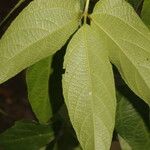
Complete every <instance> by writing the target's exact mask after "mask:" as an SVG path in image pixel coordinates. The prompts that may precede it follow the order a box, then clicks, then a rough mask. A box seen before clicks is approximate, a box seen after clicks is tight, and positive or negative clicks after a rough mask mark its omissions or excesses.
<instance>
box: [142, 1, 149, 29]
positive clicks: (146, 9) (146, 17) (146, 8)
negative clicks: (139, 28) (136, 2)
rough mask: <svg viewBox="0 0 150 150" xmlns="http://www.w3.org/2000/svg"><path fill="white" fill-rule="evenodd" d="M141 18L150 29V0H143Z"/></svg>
mask: <svg viewBox="0 0 150 150" xmlns="http://www.w3.org/2000/svg"><path fill="white" fill-rule="evenodd" d="M142 20H143V21H144V22H145V24H146V25H147V26H148V28H149V29H150V0H144V4H143V9H142Z"/></svg>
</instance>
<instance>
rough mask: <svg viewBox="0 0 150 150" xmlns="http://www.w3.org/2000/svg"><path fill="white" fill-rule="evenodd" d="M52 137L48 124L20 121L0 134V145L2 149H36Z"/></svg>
mask: <svg viewBox="0 0 150 150" xmlns="http://www.w3.org/2000/svg"><path fill="white" fill-rule="evenodd" d="M53 139H54V135H53V131H52V128H51V126H50V125H40V124H38V123H31V122H24V121H20V122H16V123H15V125H14V126H13V127H12V128H10V129H8V130H7V131H5V132H4V133H2V134H1V135H0V146H2V148H4V150H17V149H18V150H19V149H20V150H38V149H40V148H41V147H43V146H44V145H46V144H48V143H49V142H51V141H52V140H53Z"/></svg>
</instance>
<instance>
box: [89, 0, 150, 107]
mask: <svg viewBox="0 0 150 150" xmlns="http://www.w3.org/2000/svg"><path fill="white" fill-rule="evenodd" d="M91 18H92V22H91V24H92V26H93V27H95V28H98V29H99V34H100V35H101V37H102V38H101V40H102V41H103V44H104V46H105V47H106V50H109V56H110V60H111V62H112V63H113V64H115V66H116V67H117V68H118V70H119V72H120V74H121V76H122V78H123V79H124V80H125V82H126V83H127V84H128V86H129V87H130V88H131V89H132V90H133V91H134V92H135V93H136V94H137V95H138V96H139V97H141V98H142V99H143V100H145V102H147V103H148V104H150V75H149V74H150V32H149V29H148V28H147V27H146V26H145V25H144V24H143V22H142V21H141V19H140V18H139V17H138V15H137V14H136V13H135V11H134V10H133V8H132V7H131V6H130V5H129V4H128V3H127V2H126V1H124V0H113V1H112V0H102V1H99V2H98V3H97V4H96V7H95V9H94V13H93V14H92V16H91Z"/></svg>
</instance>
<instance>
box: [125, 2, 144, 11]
mask: <svg viewBox="0 0 150 150" xmlns="http://www.w3.org/2000/svg"><path fill="white" fill-rule="evenodd" d="M126 1H127V2H129V3H130V4H131V5H132V6H133V8H134V9H135V10H138V8H139V6H140V5H141V3H142V1H143V0H126Z"/></svg>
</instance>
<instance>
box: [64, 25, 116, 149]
mask: <svg viewBox="0 0 150 150" xmlns="http://www.w3.org/2000/svg"><path fill="white" fill-rule="evenodd" d="M79 39H80V40H79ZM99 43H100V44H99ZM64 68H65V69H66V73H65V75H64V77H63V89H64V96H65V102H66V105H67V108H68V111H69V116H70V119H71V122H72V124H73V127H74V129H75V131H76V134H77V137H78V140H79V141H80V144H81V146H82V148H83V150H91V149H93V150H99V149H102V150H105V149H106V150H107V149H109V148H110V144H111V138H112V132H113V127H114V118H115V107H116V103H115V91H114V82H113V74H112V68H111V65H110V63H109V61H108V57H107V51H103V47H102V44H101V42H100V37H99V35H98V34H97V31H96V30H94V29H93V28H92V29H91V27H89V26H88V25H85V26H83V27H82V28H81V29H79V31H78V32H77V33H76V35H75V36H74V37H73V39H72V41H71V42H70V44H69V46H68V49H67V54H66V56H65V62H64ZM106 78H107V79H108V80H106Z"/></svg>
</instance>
